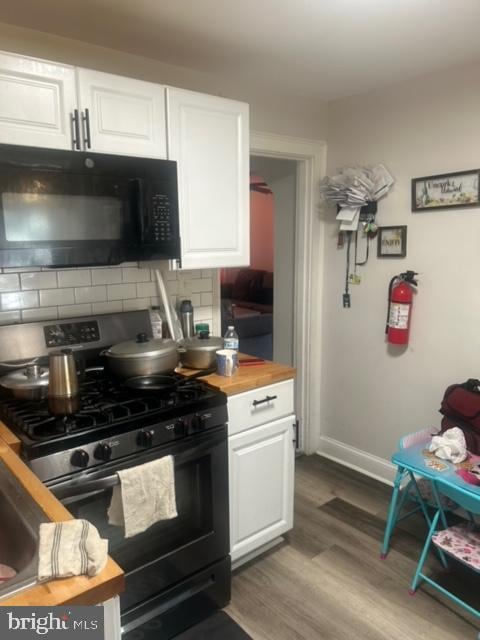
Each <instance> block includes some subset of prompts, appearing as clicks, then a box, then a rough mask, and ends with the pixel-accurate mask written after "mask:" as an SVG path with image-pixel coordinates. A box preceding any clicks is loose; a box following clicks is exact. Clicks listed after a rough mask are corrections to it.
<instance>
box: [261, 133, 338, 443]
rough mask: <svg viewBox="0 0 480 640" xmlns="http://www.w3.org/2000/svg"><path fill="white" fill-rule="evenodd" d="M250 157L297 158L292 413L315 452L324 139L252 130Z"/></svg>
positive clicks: (318, 375) (317, 403)
mask: <svg viewBox="0 0 480 640" xmlns="http://www.w3.org/2000/svg"><path fill="white" fill-rule="evenodd" d="M250 155H251V156H252V155H253V156H264V157H270V158H277V159H283V160H295V161H297V193H296V212H295V278H294V281H295V295H294V327H293V335H294V338H293V339H294V345H293V353H294V366H295V367H296V369H297V377H296V385H295V412H296V416H297V419H298V420H299V422H300V450H301V451H304V452H305V453H307V454H309V453H314V452H315V451H317V450H318V446H319V439H320V429H319V427H320V375H321V340H322V327H321V323H322V307H321V301H322V289H323V268H322V267H323V253H324V251H323V247H324V235H325V229H324V224H323V222H322V220H321V219H320V215H319V206H318V205H319V196H320V192H319V183H320V180H321V179H322V178H323V177H324V176H325V173H326V164H327V143H326V142H324V141H322V140H308V139H305V138H295V137H291V136H283V135H277V134H273V133H262V132H257V131H252V132H251V133H250Z"/></svg>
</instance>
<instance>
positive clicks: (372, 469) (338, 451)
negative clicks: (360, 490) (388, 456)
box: [317, 436, 395, 485]
mask: <svg viewBox="0 0 480 640" xmlns="http://www.w3.org/2000/svg"><path fill="white" fill-rule="evenodd" d="M317 454H318V455H320V456H323V457H324V458H328V459H329V460H333V461H334V462H338V463H339V464H343V465H344V466H345V467H349V468H350V469H354V470H355V471H359V472H360V473H363V474H364V475H366V476H370V477H371V478H375V480H379V481H380V482H384V483H385V484H388V485H392V484H393V478H394V476H395V465H393V464H392V463H391V462H389V461H388V460H385V459H384V458H380V457H378V456H375V455H373V454H372V453H368V452H367V451H362V450H361V449H357V448H356V447H352V446H350V445H348V444H345V443H344V442H340V441H338V440H334V439H333V438H329V437H328V436H321V438H320V446H319V448H318V451H317Z"/></svg>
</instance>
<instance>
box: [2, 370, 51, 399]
mask: <svg viewBox="0 0 480 640" xmlns="http://www.w3.org/2000/svg"><path fill="white" fill-rule="evenodd" d="M48 379H49V372H48V369H45V368H43V367H40V366H39V365H38V364H34V365H31V366H29V367H26V368H25V369H17V370H16V371H12V373H7V375H5V376H3V377H2V378H0V385H1V386H2V387H3V388H4V389H8V391H9V392H10V393H11V394H12V395H13V397H14V398H18V399H19V400H29V401H31V402H38V401H39V400H43V399H44V398H46V396H47V392H48Z"/></svg>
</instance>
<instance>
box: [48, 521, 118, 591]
mask: <svg viewBox="0 0 480 640" xmlns="http://www.w3.org/2000/svg"><path fill="white" fill-rule="evenodd" d="M107 554H108V540H104V539H103V538H100V534H99V533H98V530H97V528H96V527H94V526H93V524H91V523H90V522H88V521H87V520H68V521H67V522H47V523H43V524H41V525H40V541H39V549H38V580H39V582H45V581H46V580H52V579H53V578H69V577H70V576H80V575H88V576H96V575H97V573H100V571H101V570H102V569H103V568H104V566H105V565H106V563H107V559H108V555H107Z"/></svg>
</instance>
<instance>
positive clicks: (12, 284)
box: [0, 273, 20, 291]
mask: <svg viewBox="0 0 480 640" xmlns="http://www.w3.org/2000/svg"><path fill="white" fill-rule="evenodd" d="M19 288H20V286H19V280H18V275H17V274H16V273H1V274H0V291H16V290H17V289H19Z"/></svg>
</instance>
